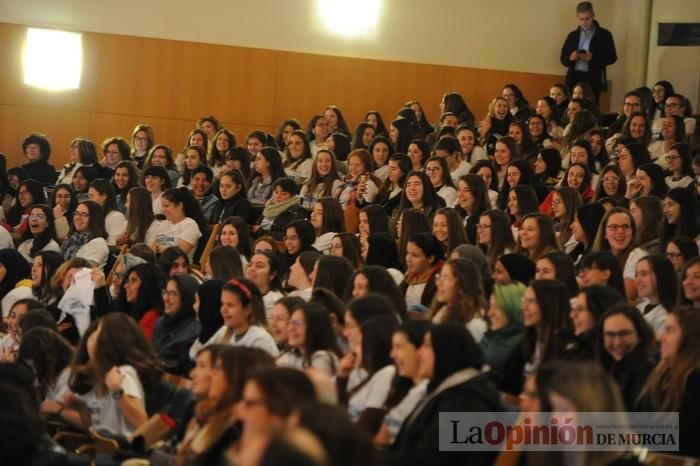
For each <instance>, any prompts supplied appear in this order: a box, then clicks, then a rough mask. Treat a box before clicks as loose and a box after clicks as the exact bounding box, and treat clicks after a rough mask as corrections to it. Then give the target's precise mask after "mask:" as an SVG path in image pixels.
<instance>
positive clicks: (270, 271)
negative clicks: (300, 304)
mask: <svg viewBox="0 0 700 466" xmlns="http://www.w3.org/2000/svg"><path fill="white" fill-rule="evenodd" d="M280 265H281V264H280V260H279V258H278V256H277V255H276V254H273V253H269V252H256V253H255V254H253V257H251V258H250V264H249V265H248V269H247V270H246V277H248V279H249V280H250V281H252V282H253V283H254V284H255V286H256V288H257V289H258V292H259V293H260V294H261V295H262V302H263V306H264V312H265V316H266V317H267V318H268V319H269V318H270V317H271V316H272V308H273V307H274V306H275V303H276V302H277V301H278V300H279V299H280V298H283V297H284V295H283V294H282V292H281V291H280V290H281V289H282V283H281V276H282V270H281V268H280Z"/></svg>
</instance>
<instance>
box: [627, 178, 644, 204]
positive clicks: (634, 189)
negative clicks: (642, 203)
mask: <svg viewBox="0 0 700 466" xmlns="http://www.w3.org/2000/svg"><path fill="white" fill-rule="evenodd" d="M641 190H642V185H641V183H640V182H639V181H637V180H635V179H632V180H629V181H628V182H627V189H626V190H625V198H627V199H632V198H633V197H635V196H636V195H637V194H639V191H641Z"/></svg>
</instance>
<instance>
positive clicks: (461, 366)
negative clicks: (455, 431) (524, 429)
mask: <svg viewBox="0 0 700 466" xmlns="http://www.w3.org/2000/svg"><path fill="white" fill-rule="evenodd" d="M448 355H450V356H448ZM418 361H419V362H418V370H417V375H418V376H420V377H422V378H426V379H428V380H429V382H428V386H427V388H426V397H425V398H424V399H423V400H422V401H421V403H420V404H419V405H418V406H417V407H416V408H415V409H414V410H413V412H412V413H411V415H410V416H409V418H408V419H407V420H406V421H405V422H404V423H403V425H402V426H401V430H400V431H399V433H398V435H397V437H396V441H395V442H394V447H393V448H394V452H393V455H394V457H393V459H395V460H396V462H397V464H445V463H448V462H450V461H454V462H456V463H460V464H491V461H492V460H493V457H492V456H493V455H492V454H491V453H485V454H481V453H474V452H471V453H449V454H448V453H445V452H441V451H439V448H438V439H439V433H438V432H439V427H438V424H439V422H438V419H439V413H440V412H444V411H448V410H449V409H451V408H450V407H451V406H461V408H460V409H461V410H462V411H475V412H478V411H489V412H490V411H499V410H501V409H502V406H501V402H500V400H499V398H498V395H497V394H498V390H497V388H496V386H495V385H494V384H493V382H492V381H491V378H490V376H486V375H485V374H481V369H482V367H483V365H484V357H483V355H482V352H481V350H480V349H479V346H478V345H477V344H476V342H474V339H473V338H471V336H470V335H469V332H468V331H467V330H466V329H465V328H464V327H462V326H460V325H456V324H452V323H446V324H441V325H438V326H436V327H433V328H432V329H430V331H428V332H427V333H426V334H425V337H424V339H423V344H422V345H421V347H420V349H419V350H418Z"/></svg>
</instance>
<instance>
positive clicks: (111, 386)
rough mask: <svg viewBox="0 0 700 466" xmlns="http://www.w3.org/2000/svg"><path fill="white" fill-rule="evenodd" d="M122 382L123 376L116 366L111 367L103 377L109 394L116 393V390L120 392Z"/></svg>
mask: <svg viewBox="0 0 700 466" xmlns="http://www.w3.org/2000/svg"><path fill="white" fill-rule="evenodd" d="M122 380H124V374H122V372H121V371H120V370H119V368H118V367H117V366H112V368H111V369H110V370H109V372H107V375H106V376H105V385H106V386H107V389H108V390H109V391H110V392H116V391H117V390H121V388H122Z"/></svg>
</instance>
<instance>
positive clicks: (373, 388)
mask: <svg viewBox="0 0 700 466" xmlns="http://www.w3.org/2000/svg"><path fill="white" fill-rule="evenodd" d="M395 374H396V366H394V365H393V364H390V365H388V366H385V367H383V368H381V369H379V370H378V371H377V372H375V373H374V375H373V376H372V378H370V379H369V381H368V382H367V383H365V384H364V385H363V386H362V387H361V388H360V389H359V390H357V391H356V392H355V393H353V394H352V396H351V397H350V399H349V400H348V414H349V415H350V420H351V421H353V422H355V421H357V420H358V419H359V418H360V416H361V415H362V413H363V411H364V410H365V409H367V408H383V407H384V404H385V403H386V398H387V396H389V390H391V381H392V380H393V378H394V375H395ZM348 390H351V388H350V387H349V386H348Z"/></svg>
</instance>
